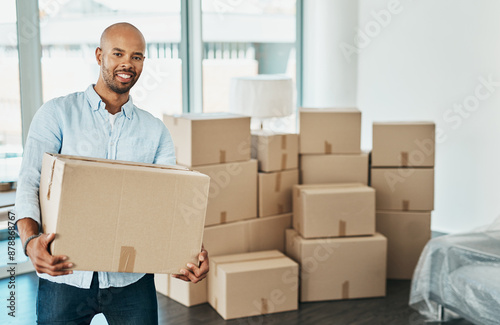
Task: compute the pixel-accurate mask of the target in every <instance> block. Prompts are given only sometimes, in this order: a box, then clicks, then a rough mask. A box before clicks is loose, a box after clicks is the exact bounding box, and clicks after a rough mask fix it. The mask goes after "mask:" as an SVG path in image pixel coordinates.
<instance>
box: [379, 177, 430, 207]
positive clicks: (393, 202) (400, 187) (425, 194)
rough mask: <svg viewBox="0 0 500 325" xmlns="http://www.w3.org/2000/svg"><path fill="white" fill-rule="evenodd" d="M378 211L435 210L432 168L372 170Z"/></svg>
mask: <svg viewBox="0 0 500 325" xmlns="http://www.w3.org/2000/svg"><path fill="white" fill-rule="evenodd" d="M371 186H372V187H373V188H374V189H375V190H376V191H377V202H376V208H377V210H400V211H432V210H434V168H372V169H371Z"/></svg>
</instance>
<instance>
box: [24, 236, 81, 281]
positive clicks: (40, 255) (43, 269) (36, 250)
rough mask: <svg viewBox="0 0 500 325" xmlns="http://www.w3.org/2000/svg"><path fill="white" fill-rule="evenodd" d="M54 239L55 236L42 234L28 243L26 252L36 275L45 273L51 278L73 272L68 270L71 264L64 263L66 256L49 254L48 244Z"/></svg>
mask: <svg viewBox="0 0 500 325" xmlns="http://www.w3.org/2000/svg"><path fill="white" fill-rule="evenodd" d="M55 237H56V236H55V234H48V235H47V234H43V235H41V236H40V237H37V238H35V239H32V240H31V241H30V242H29V243H28V246H27V247H26V252H27V254H28V256H29V257H30V259H31V263H33V266H34V267H35V270H36V271H37V272H38V273H47V274H49V275H52V276H56V275H66V274H72V273H73V271H71V270H68V269H69V268H71V267H73V263H65V261H66V260H67V259H68V257H67V256H64V255H57V256H52V255H50V254H49V244H50V242H51V241H53V240H54V238H55Z"/></svg>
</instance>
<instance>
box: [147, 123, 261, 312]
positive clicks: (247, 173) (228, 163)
mask: <svg viewBox="0 0 500 325" xmlns="http://www.w3.org/2000/svg"><path fill="white" fill-rule="evenodd" d="M163 121H164V123H165V125H166V126H167V128H168V129H169V131H170V134H171V135H172V139H173V141H174V144H175V153H176V158H177V163H178V164H179V165H183V166H187V167H189V168H192V169H194V170H196V171H199V172H201V173H203V174H206V175H208V176H210V188H209V192H208V206H207V213H206V218H205V238H204V245H205V248H206V249H207V250H208V251H209V254H210V256H213V255H214V253H215V254H218V253H222V254H224V253H225V252H224V251H221V252H217V248H214V251H211V246H212V244H211V243H210V240H209V239H208V240H207V235H206V233H207V229H208V228H207V227H209V226H213V225H219V224H226V223H233V222H237V221H240V220H252V219H256V218H257V161H256V160H253V159H251V156H250V154H251V152H250V145H251V135H250V117H246V116H240V115H235V114H229V113H213V114H183V115H176V116H169V115H165V116H164V118H163ZM208 237H209V236H208ZM207 242H208V245H207ZM219 246H220V245H219ZM227 246H231V245H227ZM242 252H243V251H242ZM242 252H241V253H242ZM235 253H240V251H238V250H236V251H235ZM155 281H156V287H157V291H158V292H160V293H162V294H165V295H167V296H170V297H171V298H173V299H174V300H177V301H179V302H180V303H182V304H184V305H186V306H192V305H196V304H200V303H204V302H207V294H206V290H207V283H206V282H207V281H206V280H203V281H201V282H200V283H197V284H192V283H189V282H184V281H182V280H178V279H175V278H171V277H170V276H167V275H161V274H157V275H156V276H155Z"/></svg>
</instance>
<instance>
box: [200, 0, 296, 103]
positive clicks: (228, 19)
mask: <svg viewBox="0 0 500 325" xmlns="http://www.w3.org/2000/svg"><path fill="white" fill-rule="evenodd" d="M295 24H296V0H250V1H249V0H246V1H243V0H202V39H203V64H202V67H203V111H204V112H221V111H228V110H229V107H228V106H229V88H230V81H231V78H233V77H238V76H252V75H257V74H287V75H289V76H290V77H292V79H293V80H294V81H295V75H296V73H295V40H296V36H295V35H296V29H295Z"/></svg>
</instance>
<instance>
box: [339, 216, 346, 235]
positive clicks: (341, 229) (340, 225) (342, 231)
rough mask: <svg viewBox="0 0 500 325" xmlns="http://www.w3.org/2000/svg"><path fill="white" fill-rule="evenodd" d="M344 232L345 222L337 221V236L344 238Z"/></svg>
mask: <svg viewBox="0 0 500 325" xmlns="http://www.w3.org/2000/svg"><path fill="white" fill-rule="evenodd" d="M345 232H346V222H345V221H344V220H339V236H340V237H345Z"/></svg>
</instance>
